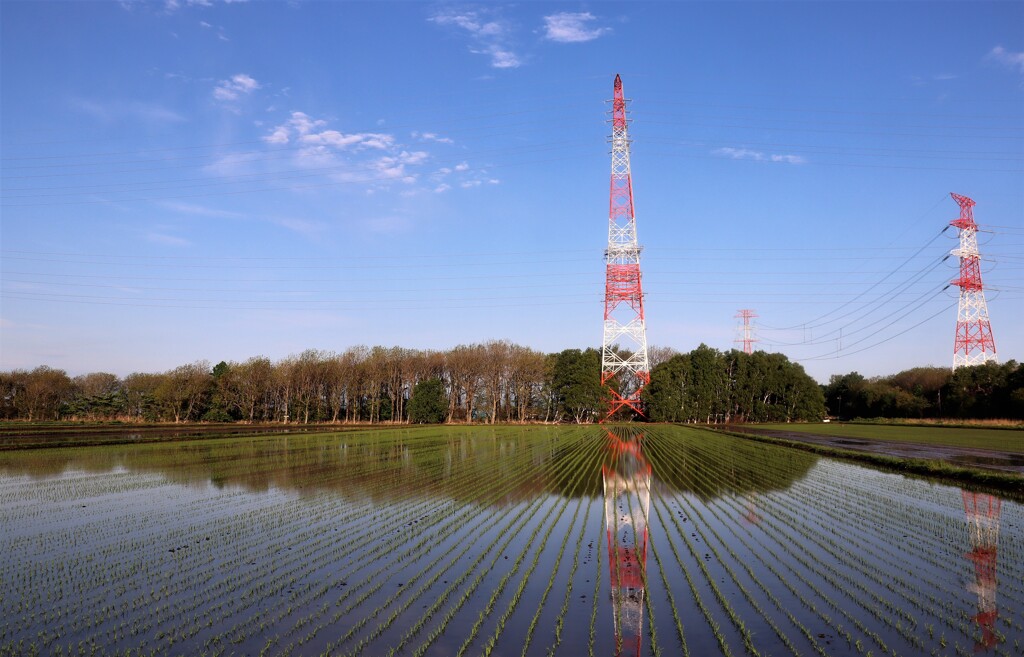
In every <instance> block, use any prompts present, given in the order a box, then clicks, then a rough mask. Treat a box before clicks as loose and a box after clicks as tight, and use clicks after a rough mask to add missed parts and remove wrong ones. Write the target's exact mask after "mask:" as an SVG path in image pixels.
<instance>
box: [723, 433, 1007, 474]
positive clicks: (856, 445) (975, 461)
mask: <svg viewBox="0 0 1024 657" xmlns="http://www.w3.org/2000/svg"><path fill="white" fill-rule="evenodd" d="M728 428H729V430H730V431H736V432H740V433H750V434H754V435H760V436H771V437H773V438H784V439H786V440H792V441H796V442H802V443H810V444H812V445H823V446H825V447H835V448H837V449H848V450H851V451H855V452H866V453H869V454H885V455H887V456H897V457H901V458H911V459H933V460H938V461H944V462H946V463H950V464H952V465H959V466H964V467H971V468H981V469H984V470H996V471H999V472H1012V473H1015V474H1020V475H1024V455H1021V454H1014V453H1011V452H1001V451H998V450H991V449H976V448H972V447H951V446H946V445H923V444H921V443H904V442H899V441H895V440H866V439H864V438H843V437H840V436H825V435H820V434H810V433H803V432H796V431H778V430H775V429H758V428H757V427H751V426H743V425H733V426H730V427H728Z"/></svg>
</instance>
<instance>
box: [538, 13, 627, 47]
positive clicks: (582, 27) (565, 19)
mask: <svg viewBox="0 0 1024 657" xmlns="http://www.w3.org/2000/svg"><path fill="white" fill-rule="evenodd" d="M594 20H596V17H595V16H594V15H593V14H591V13H590V12H580V13H571V12H561V13H558V14H553V15H551V16H545V17H544V36H545V38H547V39H548V40H549V41H555V42H557V43H583V42H584V41H593V40H594V39H596V38H598V37H600V36H601V35H603V34H607V33H609V32H611V28H609V27H589V26H588V23H590V22H591V21H594Z"/></svg>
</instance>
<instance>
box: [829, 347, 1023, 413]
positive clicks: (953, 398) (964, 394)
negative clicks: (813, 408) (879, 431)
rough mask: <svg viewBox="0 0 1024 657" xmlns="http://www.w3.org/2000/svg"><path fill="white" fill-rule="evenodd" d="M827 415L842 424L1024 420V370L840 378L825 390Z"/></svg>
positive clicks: (989, 366) (1010, 364)
mask: <svg viewBox="0 0 1024 657" xmlns="http://www.w3.org/2000/svg"><path fill="white" fill-rule="evenodd" d="M824 392H825V401H826V403H827V405H828V412H829V414H830V415H832V416H834V417H839V418H842V419H844V420H845V419H854V418H858V417H860V418H875V417H888V418H933V419H938V418H947V419H985V418H1005V419H1018V420H1019V419H1024V364H1021V363H1018V362H1017V361H1014V360H1010V361H1007V362H1005V363H1001V364H1000V363H992V362H989V363H985V364H983V365H975V366H973V367H958V368H957V369H956V370H950V369H949V368H947V367H915V368H912V369H909V370H904V371H902V372H899V373H897V374H892V375H889V376H880V377H874V378H865V377H864V376H862V375H860V374H858V373H857V372H850V373H849V374H835V375H833V376H832V377H831V378H830V379H829V382H828V384H827V385H825V386H824Z"/></svg>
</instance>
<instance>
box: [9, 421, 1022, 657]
mask: <svg viewBox="0 0 1024 657" xmlns="http://www.w3.org/2000/svg"><path fill="white" fill-rule="evenodd" d="M0 554H3V559H2V561H0V655H32V654H40V655H80V654H82V655H91V654H101V655H113V654H121V655H124V654H131V655H137V654H142V655H149V654H155V655H203V654H205V655H232V654H234V655H367V656H377V655H392V654H393V655H463V654H466V655H481V654H483V655H516V656H520V655H522V656H526V655H609V656H611V655H623V656H624V655H662V654H664V655H680V654H682V655H693V656H695V657H697V656H704V655H735V656H737V657H738V656H740V655H815V654H817V655H865V656H867V655H872V656H877V657H881V656H882V655H973V654H979V653H981V654H993V655H1020V654H1022V653H1024V507H1022V506H1021V505H1020V504H1018V503H1015V502H1012V501H1010V500H1008V499H1000V498H999V497H997V496H991V495H987V494H984V493H976V492H972V491H969V490H962V489H959V488H956V487H951V486H948V485H943V484H938V483H934V482H929V481H927V480H922V479H910V478H906V477H903V476H901V475H896V474H889V473H883V472H879V471H876V470H872V469H870V468H865V467H861V466H858V465H851V464H849V463H846V462H841V461H836V460H831V459H826V458H819V457H817V456H813V455H810V454H808V453H805V452H800V451H793V450H788V449H785V448H780V447H776V446H773V445H767V444H763V443H756V442H752V441H745V440H742V439H737V438H732V437H728V436H722V435H717V434H712V433H708V432H704V431H701V430H697V429H690V428H682V427H669V426H651V427H644V428H633V427H630V428H612V429H611V430H607V429H605V428H601V427H571V428H545V427H528V428H508V427H503V428H496V429H490V428H488V429H482V428H456V427H446V428H427V429H395V430H390V431H348V432H345V433H337V434H316V435H308V434H290V435H269V436H247V437H226V438H217V439H205V440H191V441H181V442H160V443H155V444H143V445H109V446H100V447H78V448H66V449H65V448H53V449H40V450H11V451H6V452H2V453H0Z"/></svg>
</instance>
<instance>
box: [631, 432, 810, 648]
mask: <svg viewBox="0 0 1024 657" xmlns="http://www.w3.org/2000/svg"><path fill="white" fill-rule="evenodd" d="M651 451H652V455H657V456H658V457H660V458H663V459H665V462H664V465H665V467H668V468H674V467H675V465H676V464H675V463H672V462H670V457H668V456H666V455H663V454H661V453H659V450H658V449H657V448H656V447H652V449H651ZM660 501H661V500H660V499H658V500H657V502H660ZM681 501H682V502H685V498H681ZM679 508H680V509H682V508H683V506H682V504H679ZM669 515H670V517H673V518H674V516H673V515H672V514H671V512H669ZM687 515H688V516H689V517H690V518H691V519H693V518H696V519H697V520H699V522H694V523H693V528H694V530H696V533H697V534H699V536H700V538H701V539H702V540H703V542H704V544H705V545H707V546H708V547H709V549H711V551H712V553H713V554H714V555H715V559H716V560H717V561H718V563H720V564H721V565H722V567H723V568H725V570H726V573H727V574H728V575H729V577H730V578H731V579H732V581H733V582H734V583H735V584H736V586H737V588H738V589H739V590H740V592H741V593H742V594H743V597H744V598H745V599H746V600H747V602H748V603H749V604H750V606H751V607H752V608H753V609H754V611H756V612H757V613H758V614H760V616H761V617H762V618H763V619H764V621H765V622H766V623H767V624H768V626H769V627H770V628H771V629H772V631H773V632H774V633H775V635H776V636H777V637H778V638H779V640H780V641H781V642H782V644H783V645H784V646H786V648H788V649H789V651H790V652H791V653H793V654H794V655H800V651H799V650H798V649H797V647H796V646H795V645H794V644H793V642H792V640H791V639H790V638H789V636H788V634H787V633H786V632H784V631H783V630H782V629H781V628H780V627H779V626H778V624H777V623H776V622H775V620H774V618H773V617H772V616H771V615H770V614H768V613H767V612H766V611H765V610H764V609H762V607H761V604H760V603H759V602H758V601H757V599H755V597H754V596H753V595H752V593H751V592H750V591H749V590H748V589H747V587H746V586H744V584H743V582H742V581H741V579H740V577H739V576H738V574H737V573H736V572H735V571H734V570H733V568H732V567H731V566H730V565H729V561H727V560H726V559H724V558H723V557H722V554H721V553H720V552H719V550H718V548H717V547H716V543H715V542H712V541H711V540H709V538H708V533H710V534H711V535H712V536H713V537H714V538H715V539H716V541H717V544H719V545H721V546H722V547H723V548H724V549H725V550H726V551H727V552H728V553H729V554H730V556H731V557H732V560H733V561H734V562H735V563H737V564H740V565H741V566H745V565H746V564H744V563H743V561H742V560H741V559H740V558H739V557H738V556H737V555H736V553H735V552H734V551H733V550H732V548H731V547H730V546H729V543H728V542H726V541H724V540H722V537H721V536H720V535H719V534H718V532H717V531H715V529H714V527H713V526H712V525H711V524H709V523H707V522H706V521H705V519H704V516H703V514H701V512H700V509H699V507H698V506H697V505H689V511H688V513H687ZM746 572H747V575H748V577H749V578H750V581H752V582H754V583H755V584H756V585H758V587H759V588H760V589H761V590H762V591H763V592H764V593H765V594H766V597H768V598H769V600H770V601H772V602H773V603H774V604H775V605H776V607H777V609H778V610H779V611H781V612H784V609H783V607H782V605H781V604H780V603H778V600H777V598H775V596H774V595H773V594H771V592H770V591H769V590H768V589H767V587H765V586H764V585H763V583H762V582H761V581H760V579H759V578H758V577H757V576H756V575H755V574H754V573H753V571H752V570H750V569H749V567H748V568H746ZM806 636H807V637H808V638H809V639H810V641H811V644H812V646H813V647H815V648H816V650H817V651H818V652H820V653H821V654H824V650H822V649H821V647H820V646H819V645H818V644H817V642H816V641H815V640H814V638H813V636H811V635H810V633H809V632H806Z"/></svg>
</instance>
